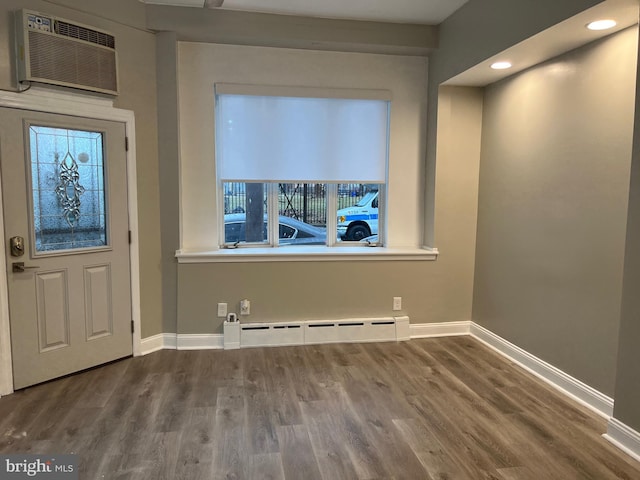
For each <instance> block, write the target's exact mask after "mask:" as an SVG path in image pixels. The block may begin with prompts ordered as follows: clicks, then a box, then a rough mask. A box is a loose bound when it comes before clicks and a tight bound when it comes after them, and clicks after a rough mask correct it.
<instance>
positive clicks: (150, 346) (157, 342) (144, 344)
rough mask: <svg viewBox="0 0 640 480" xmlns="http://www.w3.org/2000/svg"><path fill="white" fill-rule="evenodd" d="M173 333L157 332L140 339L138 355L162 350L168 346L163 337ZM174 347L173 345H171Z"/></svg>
mask: <svg viewBox="0 0 640 480" xmlns="http://www.w3.org/2000/svg"><path fill="white" fill-rule="evenodd" d="M169 335H173V336H174V337H175V333H174V334H171V333H159V334H157V335H153V336H151V337H146V338H143V339H141V340H140V355H147V354H149V353H153V352H157V351H158V350H162V349H164V348H169V347H168V346H167V342H166V341H165V337H167V336H169ZM173 348H175V347H173Z"/></svg>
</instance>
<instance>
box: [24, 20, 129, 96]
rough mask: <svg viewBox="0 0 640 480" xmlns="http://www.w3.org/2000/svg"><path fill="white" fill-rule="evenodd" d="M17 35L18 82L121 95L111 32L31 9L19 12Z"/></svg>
mask: <svg viewBox="0 0 640 480" xmlns="http://www.w3.org/2000/svg"><path fill="white" fill-rule="evenodd" d="M15 32H16V71H17V74H18V82H38V83H47V84H51V85H61V86H64V87H71V88H79V89H82V90H89V91H92V92H100V93H106V94H110V95H117V94H118V69H117V55H116V45H115V38H114V36H113V35H111V34H110V33H108V32H105V31H102V30H98V29H95V28H93V27H88V26H85V25H81V24H79V23H77V22H71V21H67V20H63V19H61V18H57V17H54V16H52V15H45V14H41V13H37V12H32V11H29V10H19V11H17V12H16V13H15Z"/></svg>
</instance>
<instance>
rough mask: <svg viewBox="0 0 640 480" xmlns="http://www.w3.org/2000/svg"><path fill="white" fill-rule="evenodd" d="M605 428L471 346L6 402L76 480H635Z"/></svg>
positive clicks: (232, 366)
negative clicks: (71, 462)
mask: <svg viewBox="0 0 640 480" xmlns="http://www.w3.org/2000/svg"><path fill="white" fill-rule="evenodd" d="M605 430H606V422H605V420H603V419H601V418H599V417H597V416H595V415H594V414H593V413H591V412H590V411H589V410H587V409H585V408H583V407H581V406H580V405H577V404H575V403H573V402H572V401H570V400H568V399H567V398H565V397H563V396H561V395H560V394H558V393H556V392H555V391H554V390H553V389H551V388H550V387H548V386H547V385H545V384H544V383H542V382H540V381H539V380H537V379H536V378H534V377H532V376H531V375H529V374H528V373H526V372H524V371H523V370H521V369H519V368H518V367H516V366H513V365H512V364H510V363H509V362H508V361H506V360H504V359H503V358H502V357H500V356H498V355H497V354H495V353H494V352H492V351H491V350H489V349H487V348H486V347H485V346H483V345H482V344H481V343H479V342H477V341H476V340H474V339H472V338H470V337H452V338H437V339H422V340H412V341H410V342H404V343H377V344H343V345H315V346H302V347H280V348H256V349H244V350H232V351H221V350H207V351H169V350H164V351H160V352H156V353H153V354H150V355H147V356H145V357H138V358H130V359H126V360H123V361H120V362H116V363H113V364H110V365H106V366H104V367H101V368H98V369H94V370H91V371H87V372H83V373H80V374H77V375H73V376H70V377H66V378H63V379H60V380H56V381H53V382H49V383H46V384H42V385H38V386H36V387H32V388H29V389H26V390H23V391H20V392H17V393H15V394H13V395H10V396H7V397H3V398H1V399H0V453H47V454H52V453H76V454H78V455H79V459H80V478H81V479H102V478H105V479H135V480H138V479H141V480H144V479H153V480H158V479H171V480H173V479H188V480H196V479H294V480H313V479H325V480H336V479H383V478H386V479H390V478H395V479H411V480H416V479H432V480H445V479H451V480H457V479H470V480H478V479H498V480H521V479H527V480H529V479H531V480H546V479H558V480H571V479H580V480H584V479H594V480H603V479H613V478H620V479H629V480H632V479H638V478H640V463H638V462H636V461H634V460H633V459H631V458H630V457H628V456H626V455H625V454H624V453H622V452H620V451H619V450H617V449H616V448H615V447H613V446H612V445H610V444H609V443H608V442H607V441H605V440H604V439H603V438H602V437H601V434H602V433H603V432H604V431H605Z"/></svg>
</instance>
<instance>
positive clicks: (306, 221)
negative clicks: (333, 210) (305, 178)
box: [278, 183, 327, 245]
mask: <svg viewBox="0 0 640 480" xmlns="http://www.w3.org/2000/svg"><path fill="white" fill-rule="evenodd" d="M278 213H279V215H280V218H279V224H280V225H279V228H278V231H279V232H280V235H279V236H280V238H279V240H278V241H279V243H280V245H324V244H325V243H326V238H327V234H326V229H327V185H326V184H323V183H280V184H278Z"/></svg>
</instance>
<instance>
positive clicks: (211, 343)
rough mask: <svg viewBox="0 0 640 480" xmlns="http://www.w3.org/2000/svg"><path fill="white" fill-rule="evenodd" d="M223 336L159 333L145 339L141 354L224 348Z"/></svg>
mask: <svg viewBox="0 0 640 480" xmlns="http://www.w3.org/2000/svg"><path fill="white" fill-rule="evenodd" d="M223 338H224V336H223V335H221V334H188V333H180V334H175V333H159V334H158V335H153V336H151V337H146V338H143V339H142V341H141V342H140V343H141V346H142V349H141V352H140V354H141V355H147V354H149V353H153V352H157V351H158V350H163V349H166V350H210V349H218V348H223Z"/></svg>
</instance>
